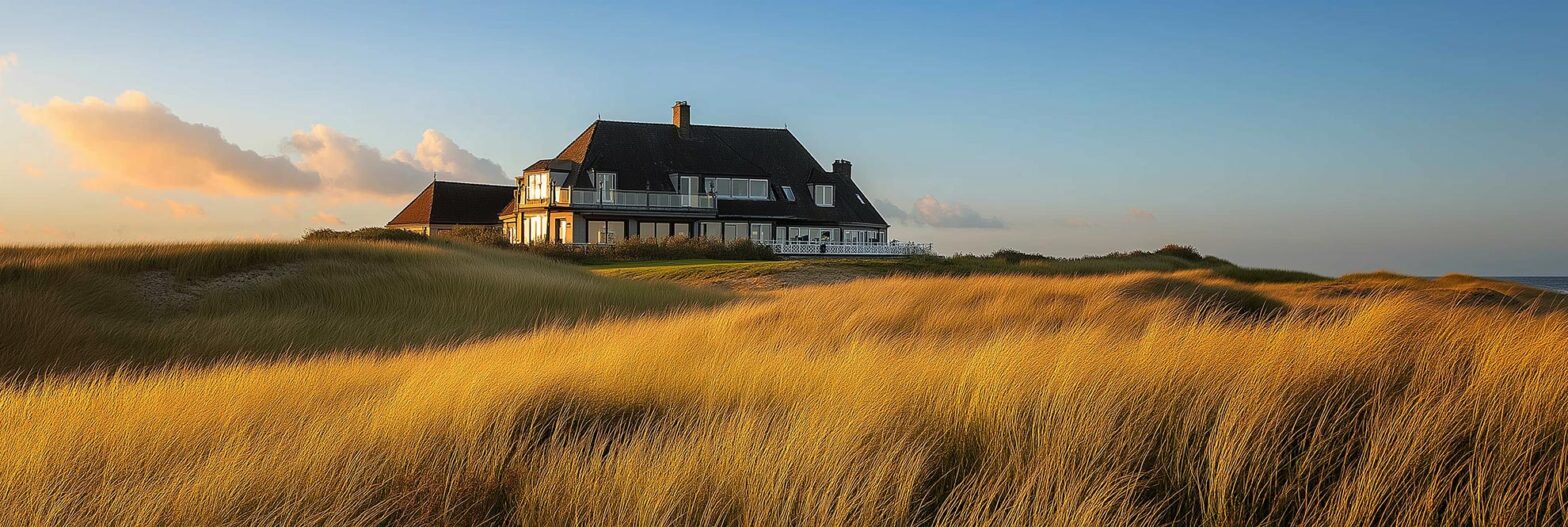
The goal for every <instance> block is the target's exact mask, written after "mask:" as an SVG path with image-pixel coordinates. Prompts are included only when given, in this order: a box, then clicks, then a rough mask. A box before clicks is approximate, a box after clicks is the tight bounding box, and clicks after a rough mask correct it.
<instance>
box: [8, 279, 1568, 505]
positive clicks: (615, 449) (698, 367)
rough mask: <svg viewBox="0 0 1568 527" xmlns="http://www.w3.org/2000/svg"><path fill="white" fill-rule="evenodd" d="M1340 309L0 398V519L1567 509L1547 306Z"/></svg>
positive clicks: (1095, 293) (762, 309)
mask: <svg viewBox="0 0 1568 527" xmlns="http://www.w3.org/2000/svg"><path fill="white" fill-rule="evenodd" d="M1352 285H1353V284H1352ZM1369 287H1373V289H1370V291H1373V293H1371V294H1360V293H1355V294H1350V293H1346V291H1348V290H1350V289H1354V288H1353V287H1350V288H1349V289H1343V288H1342V289H1330V288H1320V287H1315V286H1314V287H1308V286H1297V285H1271V286H1267V287H1262V286H1252V285H1246V284H1241V283H1237V282H1233V281H1228V280H1223V279H1220V278H1216V277H1214V275H1212V274H1208V273H1206V272H1194V271H1188V272H1181V273H1175V274H1155V273H1133V274H1126V275H1116V276H1094V277H1070V278H1069V277H1059V278H1039V277H1020V276H983V277H967V278H952V277H942V278H892V279H882V280H868V281H859V282H854V283H851V284H842V285H835V286H825V287H810V288H800V289H791V290H785V291H781V292H778V293H776V294H774V295H770V296H766V297H755V298H751V299H748V300H745V301H743V302H741V303H738V304H731V305H727V306H721V307H717V308H712V309H703V310H696V309H690V310H687V311H682V312H675V313H666V314H662V315H656V316H651V317H644V318H640V319H612V320H604V321H599V322H595V323H590V324H585V325H580V326H576V327H550V328H547V329H543V330H540V331H537V332H535V333H531V334H529V335H524V336H514V337H506V338H501V339H497V340H493V341H489V342H485V343H477V344H470V345H466V346H461V347H453V348H439V349H428V350H410V352H408V353H406V354H402V355H398V356H392V357H370V356H357V357H350V356H329V357H321V358H315V359H308V360H305V359H301V360H295V361H290V362H282V363H274V364H250V365H240V364H236V365H229V366H224V367H218V368H207V369H199V370H196V369H184V370H182V369H176V370H172V371H166V372H161V373H157V374H153V375H149V376H137V377H118V376H98V377H87V378H76V379H68V380H66V379H54V380H48V381H45V382H42V383H38V384H34V385H31V386H27V387H21V388H12V389H9V390H6V391H3V392H0V422H4V423H7V426H5V427H0V496H6V497H7V506H6V507H4V508H0V524H39V525H77V524H124V525H144V524H162V525H216V524H225V525H234V524H248V525H276V524H291V525H292V524H309V525H366V524H410V525H441V524H467V523H498V524H515V525H672V524H681V525H716V524H722V525H910V524H923V525H975V524H978V525H1064V526H1065V525H1171V524H1199V525H1216V526H1250V525H1291V524H1307V525H1328V524H1333V525H1396V524H1399V525H1439V524H1454V525H1457V524H1469V525H1561V524H1563V522H1564V521H1565V520H1568V516H1565V510H1568V502H1565V498H1564V496H1568V380H1565V379H1564V378H1563V377H1562V375H1561V372H1563V371H1565V368H1568V315H1564V314H1563V313H1562V312H1561V311H1543V312H1525V311H1520V310H1516V309H1508V308H1505V307H1499V306H1495V305H1469V304H1457V305H1455V304H1451V303H1444V302H1442V301H1436V299H1434V298H1432V297H1428V296H1423V295H1421V294H1417V292H1413V291H1408V290H1400V289H1392V288H1386V287H1383V286H1381V285H1372V286H1369Z"/></svg>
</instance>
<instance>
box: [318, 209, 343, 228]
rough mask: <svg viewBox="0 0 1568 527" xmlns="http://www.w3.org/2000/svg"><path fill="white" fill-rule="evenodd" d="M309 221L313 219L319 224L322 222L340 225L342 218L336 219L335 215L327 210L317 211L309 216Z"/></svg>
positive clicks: (323, 223)
mask: <svg viewBox="0 0 1568 527" xmlns="http://www.w3.org/2000/svg"><path fill="white" fill-rule="evenodd" d="M310 221H313V222H316V223H319V224H322V225H342V224H343V220H341V219H338V217H337V215H335V214H332V213H329V212H317V213H316V215H315V216H311V217H310Z"/></svg>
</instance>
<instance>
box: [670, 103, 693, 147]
mask: <svg viewBox="0 0 1568 527" xmlns="http://www.w3.org/2000/svg"><path fill="white" fill-rule="evenodd" d="M671 110H672V111H671V113H672V114H673V115H672V116H671V121H673V122H674V124H675V133H676V134H677V135H679V136H681V139H686V138H689V137H691V105H690V104H686V101H675V106H674V107H672V108H671Z"/></svg>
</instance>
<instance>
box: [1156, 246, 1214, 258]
mask: <svg viewBox="0 0 1568 527" xmlns="http://www.w3.org/2000/svg"><path fill="white" fill-rule="evenodd" d="M1154 254H1163V255H1165V256H1174V257H1177V258H1181V259H1183V260H1192V261H1195V262H1196V261H1202V260H1203V255H1201V254H1198V250H1197V249H1193V248H1192V246H1191V245H1176V244H1171V245H1166V246H1164V247H1161V248H1160V250H1158V251H1154Z"/></svg>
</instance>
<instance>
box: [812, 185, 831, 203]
mask: <svg viewBox="0 0 1568 527" xmlns="http://www.w3.org/2000/svg"><path fill="white" fill-rule="evenodd" d="M812 187H814V188H813V189H812V195H813V196H815V197H816V198H817V206H818V207H832V206H833V185H812Z"/></svg>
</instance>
